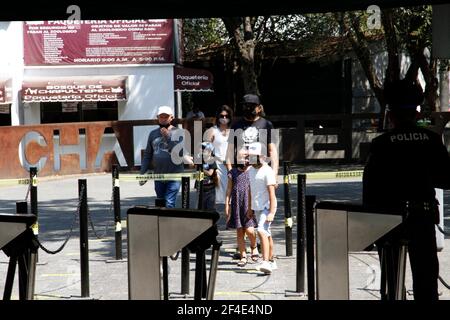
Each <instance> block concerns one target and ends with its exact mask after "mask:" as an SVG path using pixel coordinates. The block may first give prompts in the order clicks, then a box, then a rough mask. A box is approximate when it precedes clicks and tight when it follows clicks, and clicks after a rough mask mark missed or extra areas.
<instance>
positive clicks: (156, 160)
mask: <svg viewBox="0 0 450 320" xmlns="http://www.w3.org/2000/svg"><path fill="white" fill-rule="evenodd" d="M157 119H158V123H159V128H157V129H155V130H153V131H151V132H150V134H149V136H148V140H147V147H146V149H145V152H144V158H143V160H142V164H141V171H140V173H141V174H145V173H146V172H147V171H148V169H149V167H150V164H152V165H153V168H154V173H182V172H183V171H184V165H183V162H181V163H180V164H175V163H174V162H173V161H172V156H171V153H172V150H173V149H174V147H175V146H176V145H177V144H179V143H182V142H183V136H182V135H180V134H179V132H177V130H180V129H178V128H177V127H175V126H173V125H172V124H171V122H172V120H173V119H174V117H173V110H172V108H171V107H168V106H161V107H159V108H158V113H157ZM180 156H182V155H180ZM145 182H146V180H142V181H139V184H140V185H141V186H142V185H144V184H145ZM180 186H181V182H180V181H179V180H173V181H163V180H155V191H156V196H157V197H158V198H161V199H165V200H166V207H167V208H173V207H175V203H176V199H177V194H178V191H179V190H180Z"/></svg>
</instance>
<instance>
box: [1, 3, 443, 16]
mask: <svg viewBox="0 0 450 320" xmlns="http://www.w3.org/2000/svg"><path fill="white" fill-rule="evenodd" d="M442 3H449V0H428V1H420V0H378V1H373V0H341V1H336V0H305V1H299V0H278V1H277V2H276V3H273V2H270V1H258V0H245V1H241V0H227V1H219V2H214V3H212V2H211V1H209V0H191V1H185V0H165V1H142V0H141V1H129V2H127V3H126V5H124V3H122V2H111V1H108V0H98V1H88V0H79V1H76V5H77V6H78V7H79V9H80V10H79V11H77V9H73V7H71V6H72V5H73V4H74V3H73V1H68V0H61V1H56V0H51V1H50V0H44V1H34V2H27V5H26V6H25V8H24V5H23V3H22V2H19V1H15V2H10V3H8V6H6V7H4V8H2V10H1V11H0V20H3V21H12V20H26V21H32V20H42V19H46V20H67V19H68V18H73V17H74V16H73V15H76V14H77V13H79V14H80V17H81V19H82V20H86V19H145V18H183V17H191V18H193V17H222V16H244V15H277V14H294V13H314V12H332V11H347V10H364V9H366V8H368V7H369V6H371V5H378V6H379V7H381V8H383V7H403V6H416V5H424V4H442Z"/></svg>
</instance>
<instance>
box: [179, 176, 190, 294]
mask: <svg viewBox="0 0 450 320" xmlns="http://www.w3.org/2000/svg"><path fill="white" fill-rule="evenodd" d="M189 189H190V179H189V177H182V178H181V207H182V208H183V209H188V208H189V200H190V199H189ZM189 259H190V255H189V249H188V248H186V247H184V248H183V249H182V250H181V294H184V295H188V294H189Z"/></svg>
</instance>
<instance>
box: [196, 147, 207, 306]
mask: <svg viewBox="0 0 450 320" xmlns="http://www.w3.org/2000/svg"><path fill="white" fill-rule="evenodd" d="M202 173H203V156H202V164H201V165H199V166H198V178H197V181H198V203H197V209H199V210H203V209H204V206H203V199H204V196H203V179H201V176H202ZM199 257H200V256H199V254H198V253H197V255H196V259H199ZM201 260H202V261H203V266H202V268H201V270H202V281H201V285H202V288H201V297H202V298H206V296H207V291H208V288H207V283H206V282H207V278H206V259H205V252H203V256H202V258H201ZM197 264H198V262H197ZM196 268H198V265H197V266H196ZM198 275H199V273H198V272H197V270H196V272H195V277H196V278H197V276H198ZM195 289H196V290H197V284H196V288H195ZM194 294H195V293H194ZM194 299H195V300H197V299H196V298H194Z"/></svg>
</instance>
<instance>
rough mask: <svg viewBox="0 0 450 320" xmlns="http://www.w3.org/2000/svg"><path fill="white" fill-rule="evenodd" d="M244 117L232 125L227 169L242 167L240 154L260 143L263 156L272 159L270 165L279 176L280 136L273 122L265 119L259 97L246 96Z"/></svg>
mask: <svg viewBox="0 0 450 320" xmlns="http://www.w3.org/2000/svg"><path fill="white" fill-rule="evenodd" d="M242 110H243V117H242V118H241V119H239V120H237V121H236V122H234V123H233V124H232V125H231V132H230V135H229V138H228V149H227V161H226V162H227V163H226V165H227V169H228V170H231V168H232V166H233V165H242V164H243V163H242V161H241V159H240V158H241V157H239V153H240V152H241V151H242V150H245V148H246V146H248V145H250V144H251V143H254V142H260V143H261V144H262V146H263V154H265V155H267V156H268V157H270V164H271V166H272V169H273V171H274V172H275V174H276V175H277V174H278V166H279V164H278V162H279V159H278V148H277V145H278V136H277V134H276V131H275V130H274V127H273V124H272V122H270V121H269V120H267V119H265V118H263V115H264V112H263V107H262V105H261V101H260V99H259V97H258V96H257V95H255V94H246V95H245V96H244V97H243V101H242Z"/></svg>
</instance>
